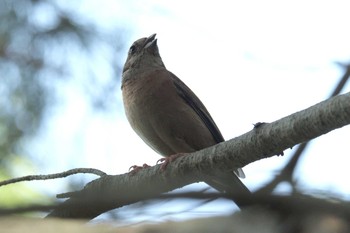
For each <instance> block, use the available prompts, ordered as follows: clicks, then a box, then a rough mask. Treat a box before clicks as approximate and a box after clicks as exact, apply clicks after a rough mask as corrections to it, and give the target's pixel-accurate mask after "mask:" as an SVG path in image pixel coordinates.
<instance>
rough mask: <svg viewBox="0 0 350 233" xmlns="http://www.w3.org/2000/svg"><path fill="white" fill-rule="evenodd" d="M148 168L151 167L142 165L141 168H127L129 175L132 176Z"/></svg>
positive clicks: (135, 166)
mask: <svg viewBox="0 0 350 233" xmlns="http://www.w3.org/2000/svg"><path fill="white" fill-rule="evenodd" d="M148 167H151V166H150V165H148V164H147V163H144V164H143V165H142V166H137V165H133V166H131V167H130V168H129V174H130V175H132V176H133V175H135V174H136V173H138V172H139V171H140V170H142V169H144V168H148Z"/></svg>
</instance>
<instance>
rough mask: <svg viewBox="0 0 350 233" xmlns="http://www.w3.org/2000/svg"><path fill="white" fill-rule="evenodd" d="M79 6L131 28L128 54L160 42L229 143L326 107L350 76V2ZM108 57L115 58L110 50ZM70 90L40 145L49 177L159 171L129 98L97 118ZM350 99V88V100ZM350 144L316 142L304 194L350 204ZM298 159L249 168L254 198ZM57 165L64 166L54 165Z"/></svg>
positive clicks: (335, 135) (338, 135)
mask: <svg viewBox="0 0 350 233" xmlns="http://www.w3.org/2000/svg"><path fill="white" fill-rule="evenodd" d="M76 4H77V5H79V7H76V6H75V5H74V4H72V6H71V8H72V9H73V8H74V9H75V11H77V13H79V14H81V15H84V17H87V16H88V17H91V20H92V21H96V22H97V23H98V24H100V25H101V26H103V27H104V28H105V29H106V30H110V29H111V28H113V25H116V24H119V25H123V26H124V27H125V28H128V29H129V30H130V32H131V33H132V34H131V35H128V36H127V37H126V38H128V43H127V44H128V46H130V45H131V44H132V42H133V41H135V40H137V39H139V38H141V37H147V36H149V35H151V34H152V33H157V38H158V46H159V50H160V54H161V56H162V58H163V61H164V63H165V65H166V67H167V68H168V69H169V70H170V71H172V72H173V73H175V74H176V75H177V76H178V77H179V78H181V79H182V80H183V81H184V82H185V83H186V84H187V85H188V86H189V87H190V88H191V89H192V90H193V91H194V92H195V93H196V94H197V95H198V96H199V97H200V99H201V100H202V101H203V103H204V104H205V105H206V107H207V108H208V110H209V111H210V113H211V115H212V116H213V118H214V120H215V121H216V123H217V125H218V126H219V128H220V130H221V132H222V134H223V135H224V137H225V138H226V139H230V138H233V137H236V136H239V135H241V134H243V133H245V132H247V131H250V130H251V129H252V127H253V125H252V124H253V123H256V122H259V121H263V122H272V121H275V120H278V119H280V118H282V117H284V116H287V115H290V114H292V113H294V112H296V111H300V110H303V109H305V108H307V107H309V106H312V105H314V104H316V103H318V102H320V101H322V100H324V99H326V98H327V97H328V96H329V94H330V93H331V91H332V90H333V88H334V86H335V85H336V83H337V81H338V80H339V78H340V77H341V75H342V74H343V72H344V71H343V70H342V69H341V68H340V67H339V66H337V65H336V64H335V62H344V63H347V62H349V61H350V43H349V41H350V33H349V30H348V28H349V22H350V17H349V11H348V10H349V9H350V8H349V7H350V2H349V1H345V0H344V1H340V0H339V1H277V0H275V1H274V0H267V1H223V0H216V1H156V0H147V1H141V0H139V1H122V0H119V1H112V0H104V1H92V0H91V1H81V2H80V3H76ZM127 50H128V47H127V48H125V53H124V57H122V58H121V60H122V62H124V61H125V58H126V54H127ZM100 56H101V57H105V58H106V57H107V55H106V56H105V55H104V50H101V54H100ZM106 59H107V58H106ZM102 61H103V59H102ZM95 67H96V72H98V73H99V74H101V78H102V79H103V78H105V77H103V76H104V75H108V70H105V67H104V66H103V62H101V65H95ZM81 78H84V77H81ZM64 90H65V93H64V95H62V104H61V105H59V106H58V107H57V108H56V109H54V110H53V111H52V114H53V115H52V117H53V118H52V119H51V120H50V122H48V123H47V128H46V131H45V135H42V136H41V138H40V139H39V140H38V142H37V143H34V146H35V148H36V150H35V155H36V156H37V157H39V159H40V160H41V162H39V163H38V171H39V173H52V172H59V171H63V170H67V169H70V168H72V164H75V165H74V167H75V166H77V165H76V164H79V166H80V167H94V168H98V169H101V170H103V171H105V172H107V173H109V174H121V173H125V172H127V171H128V168H129V167H130V166H131V165H134V164H139V165H141V164H143V163H148V164H150V165H153V164H155V162H156V161H157V160H158V159H159V156H158V155H157V154H156V153H155V152H153V151H152V150H151V149H150V148H148V146H147V145H146V144H144V143H143V141H142V140H141V139H139V138H138V136H137V135H136V134H135V133H134V132H133V131H132V129H131V127H130V126H129V124H128V122H127V120H126V117H125V115H124V112H123V110H122V108H120V107H121V101H122V99H121V93H120V92H119V93H116V104H115V109H114V111H113V112H112V113H110V114H108V115H106V114H101V113H99V114H96V113H94V112H92V109H90V108H89V105H88V104H87V103H86V100H85V98H86V97H85V96H84V95H83V93H80V92H79V91H77V88H76V87H75V86H74V85H71V86H68V85H67V87H65V88H64ZM118 90H119V89H118ZM349 90H350V86H349V84H348V85H347V86H346V88H345V90H344V91H343V93H345V92H348V91H349ZM62 125H65V126H66V127H62ZM62 135H65V137H64V138H62ZM349 140H350V127H344V128H342V129H338V130H335V131H333V132H331V133H329V134H327V135H324V136H322V137H320V138H318V139H317V140H315V141H314V142H313V143H312V144H311V145H310V147H309V149H308V150H307V153H305V156H304V157H303V158H302V161H301V163H300V166H299V167H298V169H297V174H298V177H297V179H298V181H299V184H300V185H301V187H303V188H305V189H307V190H313V191H315V190H319V191H330V192H332V193H337V194H339V195H340V196H342V197H343V198H347V199H348V198H349V193H350V185H349V184H348V177H350V170H349V169H348V156H349ZM291 152H292V150H287V151H285V156H283V157H273V158H270V159H265V160H261V161H257V162H255V163H253V164H250V165H248V166H246V167H245V168H244V171H245V173H246V176H247V178H246V179H244V180H243V182H244V183H245V184H246V185H247V186H248V187H249V188H250V189H252V190H254V189H256V188H257V187H260V186H262V185H263V184H265V183H266V182H267V181H268V180H269V179H271V177H272V176H273V175H274V174H276V173H277V172H278V171H279V170H280V169H281V167H282V166H283V164H285V163H286V162H287V161H288V160H289V159H290V154H291ZM48 156H49V157H50V158H53V159H54V160H56V162H55V164H46V163H45V162H44V161H45V160H47V158H48ZM57 158H59V159H57ZM78 179H80V177H79V178H78ZM60 182H64V181H52V182H50V183H51V184H48V183H49V182H45V183H44V187H43V189H44V190H45V189H46V190H47V187H48V186H52V192H54V193H55V192H56V193H59V192H65V191H68V190H62V189H60V188H59V187H60V186H59V185H57V184H58V183H60ZM56 187H58V188H56ZM203 187H204V185H203ZM222 206H223V205H221V207H222ZM177 207H178V206H177ZM211 207H212V208H216V207H215V206H214V207H213V206H211ZM221 207H220V210H218V208H216V209H215V210H216V211H218V214H221V213H228V211H227V210H226V209H225V208H221ZM174 208H175V207H174ZM178 208H180V207H178ZM209 209H210V208H209ZM221 209H222V210H221ZM229 210H231V207H230V208H229Z"/></svg>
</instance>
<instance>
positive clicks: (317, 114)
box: [48, 93, 350, 219]
mask: <svg viewBox="0 0 350 233" xmlns="http://www.w3.org/2000/svg"><path fill="white" fill-rule="evenodd" d="M348 124H350V93H347V94H344V95H339V96H336V97H334V98H331V99H329V100H326V101H323V102H321V103H319V104H316V105H314V106H312V107H310V108H308V109H305V110H303V111H300V112H297V113H294V114H292V115H290V116H287V117H284V118H282V119H280V120H278V121H275V122H273V123H268V124H263V125H261V126H259V127H257V128H254V129H253V130H251V131H250V132H248V133H245V134H243V135H241V136H239V137H236V138H233V139H231V140H229V141H226V142H222V143H219V144H217V145H215V146H212V147H209V148H206V149H203V150H201V151H197V152H195V153H191V154H188V156H183V157H181V158H179V159H177V160H176V161H174V162H173V163H171V164H169V166H168V167H167V169H166V170H165V171H164V172H161V171H160V170H159V167H160V165H156V166H153V167H150V168H147V169H143V170H141V171H139V172H138V173H137V174H136V175H133V176H131V175H129V174H122V175H115V176H112V175H106V176H103V177H101V178H99V179H96V180H94V181H92V182H90V183H88V184H87V185H86V186H85V187H84V189H82V190H80V191H77V192H73V193H70V198H69V199H68V200H66V201H65V202H64V203H62V204H61V205H60V206H59V207H58V208H56V209H55V210H54V211H53V212H51V213H50V214H49V215H48V216H49V217H61V218H87V219H92V218H94V217H96V216H98V215H100V214H102V213H104V212H106V211H108V210H111V209H114V208H118V207H122V206H124V205H128V204H132V203H135V202H138V201H142V200H146V199H148V198H154V197H157V196H158V195H159V194H161V193H164V192H168V191H171V190H174V189H176V188H180V187H183V186H185V185H188V184H191V183H194V182H200V181H202V180H203V177H204V176H206V175H211V174H212V175H215V174H220V172H223V171H228V170H232V169H234V168H237V167H244V166H245V165H247V164H249V163H252V162H254V161H257V160H259V159H262V158H268V157H272V156H274V155H276V154H280V153H281V152H282V151H284V150H286V149H288V148H291V147H293V146H295V145H297V144H299V143H302V142H305V141H308V140H311V139H313V138H316V137H318V136H321V135H323V134H325V133H328V132H330V131H332V130H334V129H337V128H340V127H343V126H345V125H348Z"/></svg>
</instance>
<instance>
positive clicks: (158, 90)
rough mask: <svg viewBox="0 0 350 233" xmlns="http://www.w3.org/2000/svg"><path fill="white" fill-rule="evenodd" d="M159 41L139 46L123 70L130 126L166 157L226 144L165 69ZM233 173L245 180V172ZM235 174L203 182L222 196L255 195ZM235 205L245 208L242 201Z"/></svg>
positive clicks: (143, 41)
mask: <svg viewBox="0 0 350 233" xmlns="http://www.w3.org/2000/svg"><path fill="white" fill-rule="evenodd" d="M155 37H156V34H153V35H151V36H149V37H148V38H146V37H145V38H141V39H139V40H137V41H135V42H134V43H133V44H132V46H131V47H130V49H129V53H128V57H127V60H126V62H125V65H124V69H123V78H122V92H123V101H124V108H125V113H126V116H127V119H128V120H129V123H130V125H131V127H132V128H133V129H134V130H135V132H136V133H137V134H138V135H139V136H140V137H141V138H142V139H143V141H144V142H145V143H147V145H149V146H150V147H151V148H152V149H153V150H155V151H156V152H158V153H159V154H161V155H162V156H165V157H169V156H174V155H175V156H176V154H179V153H180V154H181V153H190V152H194V151H197V150H201V149H204V148H206V147H210V146H213V145H215V144H217V143H219V142H223V141H224V138H223V136H222V135H221V133H220V131H219V129H218V127H217V126H216V124H215V122H214V120H213V119H212V117H211V116H210V114H209V112H208V110H207V109H206V108H205V106H204V105H203V103H202V102H201V101H200V100H199V98H198V97H197V96H196V95H195V94H194V93H193V92H192V91H191V89H190V88H189V87H187V86H186V85H185V84H184V83H183V82H182V81H181V80H180V79H179V78H178V77H176V76H175V75H174V74H173V73H171V72H170V71H168V70H167V69H166V68H165V66H164V63H163V61H162V59H161V57H160V55H159V51H158V46H157V39H155ZM233 172H234V173H235V174H236V175H237V176H240V177H244V173H243V170H242V169H241V168H238V169H236V170H235V171H233ZM233 172H227V173H225V174H224V175H223V174H220V177H217V176H215V177H205V180H204V181H205V182H206V183H207V184H209V185H210V186H212V187H214V188H215V189H217V190H219V191H221V192H226V193H230V194H239V195H241V194H242V195H244V194H248V193H249V194H250V191H249V190H248V189H247V188H246V186H245V185H244V184H243V183H242V182H241V181H240V180H239V178H238V177H237V176H236V175H235V174H234V173H233ZM236 203H237V204H238V205H239V206H240V203H239V201H236Z"/></svg>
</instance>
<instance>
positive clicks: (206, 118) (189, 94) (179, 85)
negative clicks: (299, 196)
mask: <svg viewBox="0 0 350 233" xmlns="http://www.w3.org/2000/svg"><path fill="white" fill-rule="evenodd" d="M169 73H170V77H171V79H172V80H173V82H174V85H175V87H176V91H177V92H178V94H179V96H181V98H183V99H184V100H185V102H186V103H187V104H188V105H189V106H191V108H192V109H193V110H194V111H195V112H196V113H197V114H198V116H199V117H200V118H201V119H202V121H203V122H204V124H205V125H206V126H207V128H208V129H209V131H210V133H211V134H212V135H213V137H214V139H215V141H216V142H217V143H219V142H223V141H225V139H224V137H223V136H222V134H221V132H220V130H219V128H218V127H217V125H216V124H215V122H214V120H213V118H212V117H211V116H210V114H209V112H208V110H207V109H206V107H205V106H204V104H203V103H202V101H200V99H199V98H198V97H197V96H196V95H195V94H194V93H193V91H192V90H191V89H190V88H189V87H188V86H186V84H185V83H184V82H182V81H181V79H179V78H178V77H176V75H175V74H173V73H171V72H170V71H169ZM234 173H235V174H236V175H237V176H238V177H241V178H245V174H244V172H243V170H242V168H237V169H236V170H235V171H234Z"/></svg>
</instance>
